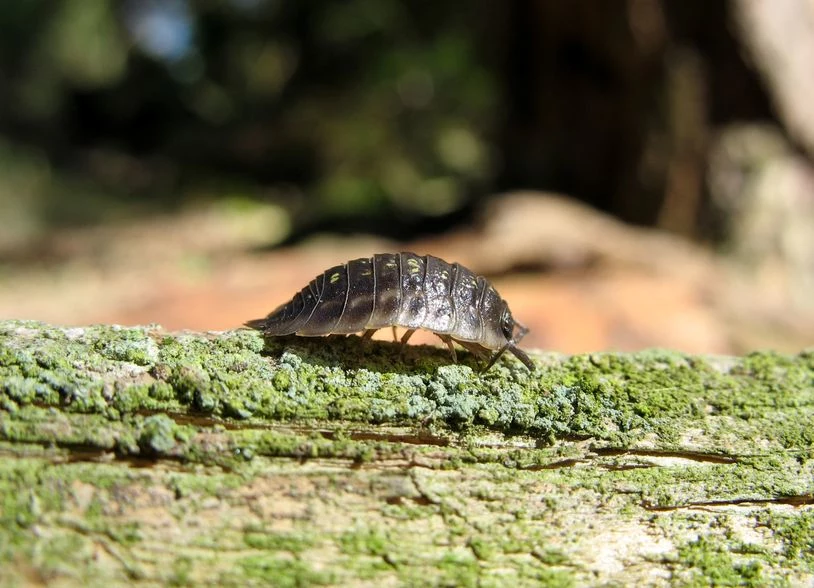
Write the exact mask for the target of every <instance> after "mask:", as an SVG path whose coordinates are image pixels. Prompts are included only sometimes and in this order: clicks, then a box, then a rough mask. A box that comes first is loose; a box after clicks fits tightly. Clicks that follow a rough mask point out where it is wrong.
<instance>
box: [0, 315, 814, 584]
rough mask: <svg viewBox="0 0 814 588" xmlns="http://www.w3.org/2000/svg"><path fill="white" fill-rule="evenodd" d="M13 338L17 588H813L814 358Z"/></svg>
mask: <svg viewBox="0 0 814 588" xmlns="http://www.w3.org/2000/svg"><path fill="white" fill-rule="evenodd" d="M459 355H460V356H461V357H462V360H463V363H462V364H461V365H448V355H447V352H446V350H442V349H434V348H428V347H411V348H408V349H407V350H406V351H405V352H404V354H403V356H401V357H400V356H399V351H398V347H397V346H396V345H391V344H387V343H381V342H367V341H361V340H360V339H359V338H357V337H348V338H342V337H332V338H329V339H309V340H298V339H284V340H275V341H271V342H269V343H268V344H267V345H266V347H265V348H264V343H263V341H262V339H261V338H260V336H259V334H257V333H255V332H253V331H248V330H242V331H235V332H226V333H213V334H198V333H189V334H166V333H163V332H161V331H160V330H159V329H157V328H117V327H111V326H96V327H87V328H71V329H68V328H56V327H51V326H47V325H42V324H39V323H29V322H19V321H7V322H0V584H3V585H6V584H12V585H13V584H24V583H28V582H48V583H51V582H53V583H56V584H59V585H79V584H90V585H103V584H104V585H117V584H124V583H127V582H130V581H132V580H143V581H145V582H147V583H151V584H158V583H161V584H164V583H178V584H199V583H227V584H241V585H243V584H251V583H255V584H262V583H267V582H274V583H275V584H277V585H307V584H332V583H336V584H352V585H401V584H415V585H419V584H435V585H458V584H460V585H475V584H477V583H481V584H485V585H532V584H535V585H536V584H540V583H542V584H548V585H557V586H565V585H585V584H588V585H590V584H594V585H595V584H605V583H613V584H629V585H633V584H642V583H650V584H657V585H658V584H707V583H718V584H730V585H731V584H754V585H764V584H784V583H788V584H792V585H809V584H810V583H811V582H813V581H814V426H812V422H814V418H812V417H814V353H812V352H804V353H801V354H799V355H797V356H793V357H789V356H781V355H776V354H771V353H757V354H752V355H749V356H746V357H743V358H711V357H691V356H684V355H681V354H677V353H672V352H666V351H648V352H642V353H639V354H633V355H625V354H593V355H582V356H574V357H565V356H559V355H554V354H541V355H537V356H536V357H535V361H536V362H537V363H538V365H539V370H538V371H537V372H536V373H535V374H529V373H528V372H527V371H526V369H525V368H524V367H523V366H522V365H520V364H519V363H517V362H515V361H514V360H506V361H502V362H500V363H499V364H498V366H497V367H495V368H493V370H492V371H490V372H489V373H486V374H478V373H477V370H473V367H477V366H476V364H475V363H474V359H473V358H471V357H470V356H468V355H467V354H465V353H461V354H459Z"/></svg>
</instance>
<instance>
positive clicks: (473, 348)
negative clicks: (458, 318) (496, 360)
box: [458, 341, 489, 359]
mask: <svg viewBox="0 0 814 588" xmlns="http://www.w3.org/2000/svg"><path fill="white" fill-rule="evenodd" d="M458 343H459V344H460V345H461V346H462V347H464V348H466V350H467V351H469V352H470V353H472V354H473V355H474V356H475V357H477V358H478V359H486V358H487V357H489V354H488V353H487V352H486V349H485V348H483V347H481V346H480V345H478V344H477V343H472V342H470V341H458Z"/></svg>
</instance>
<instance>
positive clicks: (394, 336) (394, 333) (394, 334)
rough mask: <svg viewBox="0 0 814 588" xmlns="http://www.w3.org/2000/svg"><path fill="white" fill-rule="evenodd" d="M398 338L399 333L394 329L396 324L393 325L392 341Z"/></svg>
mask: <svg viewBox="0 0 814 588" xmlns="http://www.w3.org/2000/svg"><path fill="white" fill-rule="evenodd" d="M398 340H399V333H398V331H397V330H396V325H393V341H396V342H398Z"/></svg>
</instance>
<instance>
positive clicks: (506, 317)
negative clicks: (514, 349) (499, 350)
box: [500, 306, 514, 341]
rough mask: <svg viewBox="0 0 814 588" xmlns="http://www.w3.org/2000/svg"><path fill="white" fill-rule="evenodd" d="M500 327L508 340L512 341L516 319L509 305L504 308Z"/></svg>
mask: <svg viewBox="0 0 814 588" xmlns="http://www.w3.org/2000/svg"><path fill="white" fill-rule="evenodd" d="M500 327H501V330H502V331H503V335H504V336H505V337H506V340H507V341H511V339H512V337H513V336H514V319H513V318H512V313H511V312H510V311H509V307H508V306H507V307H506V308H505V309H504V310H503V316H502V317H501V320H500Z"/></svg>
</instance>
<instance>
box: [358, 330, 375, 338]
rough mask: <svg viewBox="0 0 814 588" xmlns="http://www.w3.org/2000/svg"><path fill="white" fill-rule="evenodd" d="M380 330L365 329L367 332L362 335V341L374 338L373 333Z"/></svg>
mask: <svg viewBox="0 0 814 588" xmlns="http://www.w3.org/2000/svg"><path fill="white" fill-rule="evenodd" d="M378 330H379V329H365V332H364V333H363V334H362V339H370V338H371V337H372V336H373V333H375V332H376V331H378Z"/></svg>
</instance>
